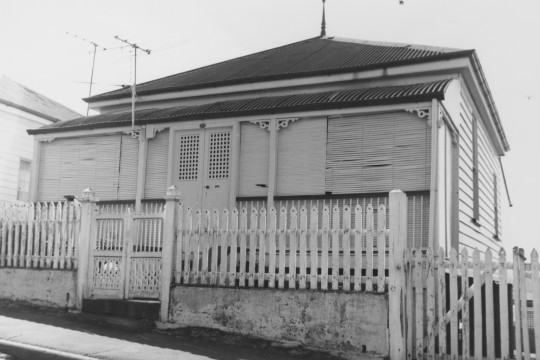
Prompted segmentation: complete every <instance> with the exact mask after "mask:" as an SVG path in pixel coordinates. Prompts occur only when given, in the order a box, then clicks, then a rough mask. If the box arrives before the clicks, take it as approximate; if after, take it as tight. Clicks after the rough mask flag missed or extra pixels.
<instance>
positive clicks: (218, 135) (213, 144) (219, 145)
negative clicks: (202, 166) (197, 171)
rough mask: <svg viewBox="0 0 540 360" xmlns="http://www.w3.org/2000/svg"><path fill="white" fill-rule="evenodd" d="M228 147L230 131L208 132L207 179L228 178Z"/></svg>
mask: <svg viewBox="0 0 540 360" xmlns="http://www.w3.org/2000/svg"><path fill="white" fill-rule="evenodd" d="M230 148H231V133H230V132H229V131H226V132H215V133H211V134H210V146H209V149H208V150H209V154H208V179H228V178H229V158H230Z"/></svg>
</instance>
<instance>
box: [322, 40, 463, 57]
mask: <svg viewBox="0 0 540 360" xmlns="http://www.w3.org/2000/svg"><path fill="white" fill-rule="evenodd" d="M324 39H325V40H330V41H339V42H346V43H353V44H363V45H373V46H389V47H402V48H408V49H415V50H428V51H437V52H442V53H450V52H457V51H464V50H467V49H457V48H450V47H440V46H431V45H419V44H411V43H400V42H386V41H374V40H363V39H352V38H346V37H340V36H329V37H325V38H324Z"/></svg>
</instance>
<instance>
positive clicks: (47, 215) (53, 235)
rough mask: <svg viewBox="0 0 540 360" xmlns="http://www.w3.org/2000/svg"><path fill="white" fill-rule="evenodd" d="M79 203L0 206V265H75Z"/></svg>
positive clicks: (71, 266) (50, 266)
mask: <svg viewBox="0 0 540 360" xmlns="http://www.w3.org/2000/svg"><path fill="white" fill-rule="evenodd" d="M79 226H80V206H79V205H77V204H75V203H74V202H70V203H67V202H61V203H56V204H55V203H36V204H33V203H28V204H1V205H0V267H18V268H52V269H75V268H77V252H78V242H79V239H78V234H79Z"/></svg>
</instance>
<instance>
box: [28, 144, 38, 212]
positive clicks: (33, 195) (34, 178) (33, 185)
mask: <svg viewBox="0 0 540 360" xmlns="http://www.w3.org/2000/svg"><path fill="white" fill-rule="evenodd" d="M40 162H41V142H39V141H37V140H34V155H33V157H32V167H31V169H32V170H31V171H32V173H31V174H30V176H31V177H30V194H29V200H30V201H32V202H36V201H37V199H38V182H39V168H40Z"/></svg>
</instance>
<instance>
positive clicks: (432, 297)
mask: <svg viewBox="0 0 540 360" xmlns="http://www.w3.org/2000/svg"><path fill="white" fill-rule="evenodd" d="M434 255H435V254H433V252H432V250H431V249H428V250H427V252H422V251H418V250H414V249H413V250H411V249H409V250H406V251H405V256H404V261H405V269H406V271H405V272H406V291H405V293H406V302H405V303H406V305H405V306H406V323H407V330H406V348H407V358H408V359H424V358H430V359H431V358H434V357H437V358H444V359H457V358H458V357H459V358H462V359H469V358H471V359H472V358H474V359H510V358H514V359H530V358H531V355H532V354H533V355H534V357H535V358H538V357H537V356H536V354H535V353H536V349H539V348H540V316H539V315H538V314H540V274H539V271H540V266H539V263H538V253H537V252H536V250H533V252H532V253H531V262H530V263H528V264H526V263H525V261H524V256H523V254H521V253H519V252H518V251H515V253H514V254H513V259H512V260H513V262H511V263H510V262H507V259H506V253H505V252H504V250H501V252H500V253H499V254H498V255H499V256H498V258H494V257H493V254H492V252H491V250H487V251H486V252H485V254H484V255H483V258H482V256H481V253H480V252H479V251H478V250H474V251H473V253H472V257H470V256H469V253H468V251H467V249H463V250H462V251H461V254H459V256H458V254H457V252H456V251H455V250H454V249H452V250H451V252H450V254H449V257H448V258H447V257H446V256H445V253H444V252H443V250H442V249H441V250H440V251H439V254H437V255H438V256H434Z"/></svg>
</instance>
